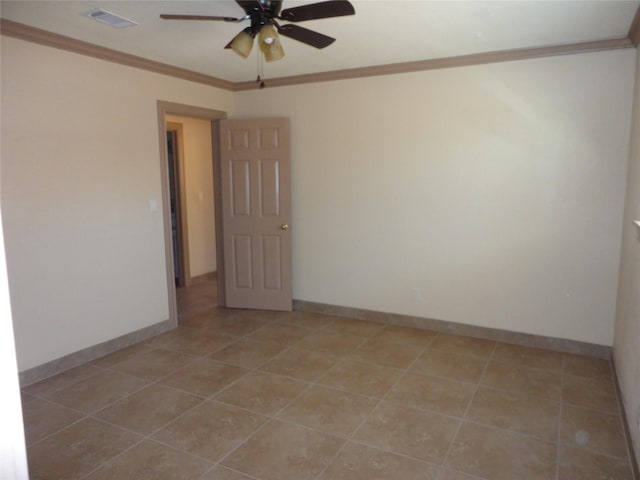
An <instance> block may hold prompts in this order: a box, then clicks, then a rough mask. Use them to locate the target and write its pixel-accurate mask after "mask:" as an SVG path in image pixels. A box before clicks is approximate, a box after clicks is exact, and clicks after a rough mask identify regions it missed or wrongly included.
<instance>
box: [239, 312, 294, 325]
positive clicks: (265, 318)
mask: <svg viewBox="0 0 640 480" xmlns="http://www.w3.org/2000/svg"><path fill="white" fill-rule="evenodd" d="M237 311H238V314H237V315H236V316H235V317H234V318H236V319H238V320H242V321H254V322H262V323H263V324H264V323H269V322H279V321H280V320H281V319H282V318H286V317H287V316H288V315H289V314H290V313H291V312H283V311H279V310H243V309H239V310H237Z"/></svg>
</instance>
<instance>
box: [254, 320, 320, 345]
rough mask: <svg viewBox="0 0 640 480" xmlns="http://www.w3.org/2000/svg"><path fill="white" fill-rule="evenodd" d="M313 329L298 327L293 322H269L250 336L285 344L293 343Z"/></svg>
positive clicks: (255, 338)
mask: <svg viewBox="0 0 640 480" xmlns="http://www.w3.org/2000/svg"><path fill="white" fill-rule="evenodd" d="M311 331H312V330H310V329H308V328H304V327H298V326H296V325H292V324H281V323H269V324H267V325H265V326H264V327H262V328H259V329H258V330H256V331H255V332H253V333H252V334H251V335H250V336H249V338H252V339H254V340H261V341H263V342H274V343H281V344H283V345H287V346H289V345H293V344H294V343H296V342H298V341H299V340H301V339H302V338H303V337H305V336H306V335H309V334H310V333H311Z"/></svg>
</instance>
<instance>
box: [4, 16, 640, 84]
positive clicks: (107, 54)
mask: <svg viewBox="0 0 640 480" xmlns="http://www.w3.org/2000/svg"><path fill="white" fill-rule="evenodd" d="M638 11H639V12H640V9H639V10H638ZM636 20H637V22H636ZM636 20H634V23H633V25H632V28H631V29H630V31H629V34H628V36H627V37H621V38H613V39H606V40H595V41H591V42H579V43H572V44H566V45H550V46H546V47H527V48H520V49H513V50H496V51H493V52H481V53H474V54H470V55H460V56H455V57H443V58H434V59H428V60H418V61H414V62H404V63H395V64H388V65H375V66H371V67H360V68H349V69H344V70H332V71H328V72H320V73H310V74H305V75H292V76H287V77H276V78H271V79H266V80H265V83H266V86H267V88H269V87H283V86H291V85H301V84H306V83H318V82H330V81H334V80H350V79H355V78H363V77H374V76H383V75H396V74H401V73H412V72H420V71H427V70H437V69H444V68H455V67H466V66H472V65H483V64H489V63H500V62H511V61H516V60H527V59H534V58H542V57H550V56H555V55H570V54H576V53H586V52H597V51H605V50H615V49H620V48H631V47H634V45H637V42H640V14H637V15H636ZM0 35H6V36H9V37H13V38H17V39H20V40H25V41H28V42H32V43H37V44H40V45H44V46H48V47H53V48H58V49H61V50H66V51H69V52H73V53H77V54H80V55H85V56H89V57H94V58H98V59H101V60H106V61H110V62H113V63H119V64H122V65H126V66H129V67H134V68H139V69H142V70H147V71H150V72H154V73H160V74H163V75H168V76H172V77H176V78H180V79H183V80H189V81H192V82H197V83H202V84H205V85H209V86H213V87H218V88H222V89H225V90H230V91H233V92H238V91H245V90H255V89H258V88H259V85H258V84H257V83H256V82H255V81H243V82H232V81H229V80H223V79H221V78H217V77H212V76H210V75H206V74H202V73H198V72H194V71H192V70H186V69H183V68H179V67H175V66H172V65H168V64H165V63H160V62H156V61H154V60H149V59H146V58H143V57H138V56H135V55H131V54H128V53H123V52H119V51H117V50H112V49H109V48H105V47H101V46H98V45H95V44H92V43H88V42H84V41H81V40H76V39H74V38H71V37H67V36H64V35H60V34H57V33H53V32H49V31H47V30H42V29H39V28H35V27H31V26H29V25H25V24H22V23H18V22H14V21H11V20H7V19H4V18H0Z"/></svg>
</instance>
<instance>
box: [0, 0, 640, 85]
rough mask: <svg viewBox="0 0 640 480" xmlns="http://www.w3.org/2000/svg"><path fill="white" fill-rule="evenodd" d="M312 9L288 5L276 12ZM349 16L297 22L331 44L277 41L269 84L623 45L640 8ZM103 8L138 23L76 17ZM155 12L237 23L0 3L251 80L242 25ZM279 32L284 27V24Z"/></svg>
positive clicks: (132, 8)
mask: <svg viewBox="0 0 640 480" xmlns="http://www.w3.org/2000/svg"><path fill="white" fill-rule="evenodd" d="M307 3H314V0H310V1H296V0H285V1H284V3H283V8H288V7H293V6H298V5H304V4H307ZM352 3H353V5H354V7H355V9H356V15H355V16H348V17H339V18H329V19H322V20H314V21H309V22H304V23H300V26H304V27H306V28H310V29H312V30H317V31H319V32H321V33H324V34H326V35H329V36H332V37H335V38H336V39H337V41H336V42H335V43H334V44H332V45H330V46H329V47H327V48H325V49H323V50H317V49H315V48H312V47H309V46H306V45H304V44H301V43H299V42H296V41H295V40H292V39H289V38H282V43H283V46H284V49H285V52H286V56H285V57H284V59H282V60H280V61H277V62H273V63H268V64H265V66H264V76H265V77H268V78H274V77H282V76H289V75H299V74H307V73H317V72H324V71H332V70H341V69H346V68H354V67H367V66H373V65H386V64H392V63H401V62H408V61H416V60H427V59H433V58H442V57H449V56H457V55H466V54H472V53H480V52H489V51H496V50H506V49H516V48H526V47H539V46H550V45H563V44H571V43H577V42H585V41H592V40H605V39H612V38H621V37H625V36H626V35H627V33H628V31H629V28H630V26H631V23H632V21H633V17H634V15H635V13H636V10H637V9H638V6H639V5H640V0H639V1H614V0H611V1H608V0H601V1H578V0H575V1H559V0H556V1H542V0H533V1H506V0H505V1H482V0H476V1H453V0H451V1H427V0H412V1H405V0H352ZM95 8H102V9H105V10H108V11H110V12H113V13H115V14H118V15H120V16H123V17H126V18H129V19H131V20H134V21H136V22H138V23H139V25H138V26H136V27H131V28H125V29H117V28H113V27H110V26H107V25H103V24H101V23H98V22H96V21H93V20H89V19H88V18H86V17H84V16H83V15H82V14H83V13H85V12H87V11H89V10H92V9H95ZM161 13H174V14H175V13H180V14H197V15H220V16H232V17H239V16H242V14H243V11H242V9H241V8H240V7H239V6H238V5H237V4H236V3H235V2H234V1H151V0H148V1H124V0H122V1H96V0H93V1H87V0H74V1H60V0H49V1H30V0H17V1H10V0H1V1H0V16H2V18H5V19H8V20H13V21H15V22H19V23H23V24H26V25H30V26H33V27H37V28H41V29H44V30H48V31H51V32H54V33H58V34H62V35H66V36H68V37H72V38H75V39H79V40H83V41H86V42H90V43H93V44H96V45H100V46H104V47H108V48H111V49H114V50H119V51H121V52H125V53H129V54H132V55H137V56H140V57H145V58H148V59H152V60H155V61H158V62H162V63H166V64H169V65H174V66H177V67H181V68H184V69H187V70H192V71H195V72H198V73H203V74H206V75H211V76H214V77H218V78H222V79H225V80H230V81H234V82H238V81H247V80H253V79H254V78H255V76H256V69H257V56H256V51H257V49H256V48H255V47H254V51H253V52H252V53H251V55H250V57H249V58H248V59H246V60H245V59H243V58H241V57H239V56H238V55H236V54H235V53H233V52H232V51H230V50H224V46H225V45H226V44H227V43H228V42H229V40H231V38H233V36H234V35H235V34H236V33H238V32H239V31H240V30H241V29H242V28H244V27H245V26H248V22H244V23H241V24H238V23H225V22H200V21H175V20H174V21H168V20H161V19H160V18H159V15H160V14H161ZM282 23H284V22H282Z"/></svg>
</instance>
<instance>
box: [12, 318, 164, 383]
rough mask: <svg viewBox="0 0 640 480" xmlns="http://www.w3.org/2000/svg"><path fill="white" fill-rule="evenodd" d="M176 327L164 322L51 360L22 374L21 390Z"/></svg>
mask: <svg viewBox="0 0 640 480" xmlns="http://www.w3.org/2000/svg"><path fill="white" fill-rule="evenodd" d="M175 327H176V325H175V323H174V322H173V321H172V320H170V319H169V320H164V321H162V322H159V323H155V324H153V325H150V326H148V327H144V328H141V329H140V330H136V331H133V332H130V333H126V334H124V335H121V336H119V337H116V338H112V339H111V340H107V341H105V342H102V343H98V344H96V345H92V346H91V347H87V348H83V349H81V350H78V351H76V352H73V353H70V354H68V355H65V356H63V357H60V358H57V359H55V360H51V361H49V362H46V363H43V364H41V365H38V366H36V367H33V368H29V369H27V370H24V371H22V372H20V374H19V376H20V388H24V387H26V386H28V385H31V384H33V383H36V382H39V381H41V380H44V379H46V378H49V377H52V376H53V375H57V374H58V373H62V372H64V371H66V370H69V369H71V368H74V367H77V366H79V365H82V364H83V363H86V362H89V361H91V360H95V359H96V358H100V357H103V356H104V355H108V354H110V353H113V352H115V351H117V350H120V349H123V348H125V347H129V346H131V345H135V344H136V343H140V342H143V341H145V340H147V339H149V338H151V337H155V336H156V335H160V334H162V333H165V332H168V331H169V330H172V329H174V328H175Z"/></svg>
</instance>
